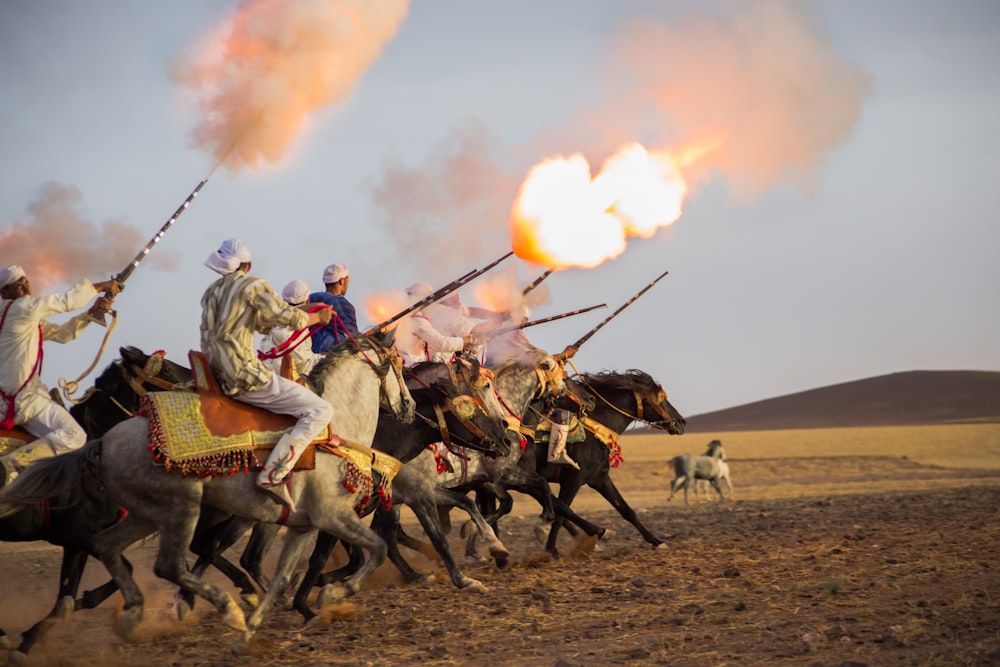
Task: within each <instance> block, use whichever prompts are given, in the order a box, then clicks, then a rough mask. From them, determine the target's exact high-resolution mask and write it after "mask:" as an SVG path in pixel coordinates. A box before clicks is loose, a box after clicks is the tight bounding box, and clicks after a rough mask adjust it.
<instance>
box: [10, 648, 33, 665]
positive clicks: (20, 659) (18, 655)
mask: <svg viewBox="0 0 1000 667" xmlns="http://www.w3.org/2000/svg"><path fill="white" fill-rule="evenodd" d="M6 664H7V665H11V666H12V667H27V665H28V654H27V653H24V652H23V651H18V650H17V649H16V648H14V649H11V650H9V651H7V662H6Z"/></svg>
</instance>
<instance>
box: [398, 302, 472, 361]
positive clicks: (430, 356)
mask: <svg viewBox="0 0 1000 667" xmlns="http://www.w3.org/2000/svg"><path fill="white" fill-rule="evenodd" d="M464 342H465V341H464V340H462V337H461V336H446V335H444V334H443V333H441V332H440V331H438V330H437V329H436V328H435V327H434V325H433V324H431V321H430V320H429V319H428V318H427V316H426V315H423V314H421V313H419V312H418V313H414V314H413V315H411V316H410V317H409V322H407V326H405V327H399V328H398V329H397V330H396V349H397V350H398V351H399V353H400V355H402V357H403V364H404V365H406V366H412V365H414V364H416V363H419V362H421V361H448V360H450V359H451V355H453V354H454V353H455V352H458V351H459V350H461V349H462V346H463V344H464Z"/></svg>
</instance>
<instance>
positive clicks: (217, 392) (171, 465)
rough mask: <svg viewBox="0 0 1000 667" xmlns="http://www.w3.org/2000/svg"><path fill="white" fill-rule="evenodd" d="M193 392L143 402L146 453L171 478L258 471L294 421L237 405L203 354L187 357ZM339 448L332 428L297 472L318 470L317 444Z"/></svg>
mask: <svg viewBox="0 0 1000 667" xmlns="http://www.w3.org/2000/svg"><path fill="white" fill-rule="evenodd" d="M188 359H189V360H190V362H191V372H192V375H193V378H194V387H195V391H193V392H188V391H159V392H150V393H148V394H146V396H145V397H144V398H143V411H144V413H145V415H146V417H147V418H148V419H149V447H150V451H152V452H153V456H154V458H155V459H156V460H157V461H158V462H160V463H162V464H163V465H164V468H165V469H166V470H167V471H168V472H169V471H171V470H174V469H180V470H181V471H183V472H184V474H194V475H199V476H202V477H207V476H218V475H231V474H234V473H236V472H249V471H250V470H251V469H252V468H259V467H260V466H261V463H260V462H261V461H265V460H267V456H268V454H269V453H270V450H271V449H273V448H274V445H275V444H277V442H278V440H279V439H280V438H281V436H282V435H284V434H285V433H287V432H288V431H290V430H291V429H292V427H293V426H294V425H295V422H296V419H295V418H294V417H291V416H288V415H279V414H275V413H273V412H268V411H267V410H264V409H261V408H256V407H253V406H251V405H246V404H245V403H240V402H239V401H235V400H233V399H231V398H229V397H228V396H226V395H225V394H223V393H222V390H221V389H220V388H219V385H218V383H217V382H216V380H215V376H214V375H213V374H212V371H211V369H210V368H209V365H208V360H207V359H206V358H205V356H204V355H203V354H202V353H201V352H197V351H194V350H192V351H191V352H189V353H188ZM331 441H336V442H339V441H340V439H339V438H337V436H335V435H333V433H332V431H331V429H330V426H329V425H327V426H326V428H324V429H323V431H322V432H321V433H320V435H319V436H318V437H317V438H316V440H314V441H313V442H312V443H310V446H309V447H308V448H307V449H306V451H305V452H304V453H303V454H302V456H301V457H300V458H299V460H298V462H297V463H296V465H295V469H296V470H311V469H313V468H314V467H315V465H316V458H315V449H314V448H313V447H312V446H311V445H313V444H316V443H331Z"/></svg>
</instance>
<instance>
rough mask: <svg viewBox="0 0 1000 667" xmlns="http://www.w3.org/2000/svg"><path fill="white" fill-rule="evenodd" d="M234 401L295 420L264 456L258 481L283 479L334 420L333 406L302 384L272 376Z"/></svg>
mask: <svg viewBox="0 0 1000 667" xmlns="http://www.w3.org/2000/svg"><path fill="white" fill-rule="evenodd" d="M233 398H235V399H236V400H237V401H240V402H241V403H246V404H248V405H253V406H256V407H259V408H264V409H266V410H270V411H271V412H276V413H278V414H280V415H291V416H292V417H295V418H296V419H298V422H297V423H296V424H295V426H294V428H292V430H291V431H290V432H289V433H286V434H285V435H283V436H282V437H281V440H279V441H278V444H276V445H275V446H274V449H273V450H272V451H271V455H270V456H269V457H267V463H266V464H265V466H264V470H263V471H262V472H261V474H260V476H259V477H258V481H266V482H267V483H269V484H276V483H278V482H280V481H281V480H283V479H284V478H285V476H286V475H288V473H289V472H291V470H292V467H294V466H295V462H296V461H298V460H299V457H300V456H302V452H303V451H304V450H305V448H306V445H308V444H309V443H310V442H311V441H312V440H313V439H314V438H315V437H316V436H318V435H319V434H320V431H322V430H323V427H325V426H326V425H327V424H329V423H330V421H331V420H332V419H333V406H332V405H330V404H329V403H327V402H326V401H325V400H324V399H322V398H321V397H319V396H317V395H316V394H314V393H313V392H312V391H310V390H309V389H307V388H306V387H303V386H302V385H300V384H298V383H296V382H292V381H291V380H288V379H285V378H283V377H281V376H280V375H274V374H272V375H271V379H270V380H269V381H268V383H267V384H265V385H264V386H263V387H260V388H259V389H253V390H251V391H246V392H243V393H242V394H237V395H236V396H234V397H233Z"/></svg>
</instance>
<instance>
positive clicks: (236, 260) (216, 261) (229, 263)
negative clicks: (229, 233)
mask: <svg viewBox="0 0 1000 667" xmlns="http://www.w3.org/2000/svg"><path fill="white" fill-rule="evenodd" d="M249 261H250V248H248V247H247V244H246V243H244V242H243V241H240V240H239V239H226V240H225V241H223V242H222V245H220V246H219V249H218V250H216V251H215V252H213V253H212V254H211V255H209V256H208V259H206V260H205V266H207V267H208V268H210V269H212V270H213V271H215V272H216V273H218V274H221V275H224V276H228V275H229V274H230V273H232V272H233V271H235V270H236V269H238V268H240V264H244V263H246V262H249Z"/></svg>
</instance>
